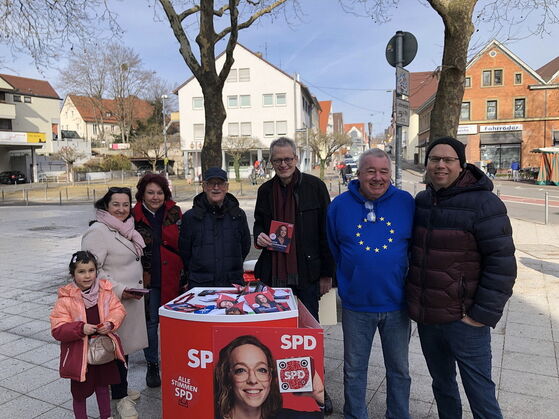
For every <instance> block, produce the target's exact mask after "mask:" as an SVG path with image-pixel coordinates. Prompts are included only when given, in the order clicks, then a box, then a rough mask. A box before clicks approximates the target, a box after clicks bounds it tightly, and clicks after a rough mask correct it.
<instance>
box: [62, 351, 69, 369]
mask: <svg viewBox="0 0 559 419" xmlns="http://www.w3.org/2000/svg"><path fill="white" fill-rule="evenodd" d="M68 355H70V347H67V348H66V355H64V360H63V361H62V367H64V366H66V361H67V360H68Z"/></svg>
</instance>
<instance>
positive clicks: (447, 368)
mask: <svg viewBox="0 0 559 419" xmlns="http://www.w3.org/2000/svg"><path fill="white" fill-rule="evenodd" d="M418 331H419V338H420V340H421V349H422V350H423V355H424V356H425V360H426V361H427V367H428V368H429V373H430V374H431V377H432V378H433V393H434V394H435V400H436V401H437V409H438V411H439V418H441V419H451V418H452V419H456V418H461V417H462V403H461V402H460V393H459V391H458V384H457V383H456V363H458V368H459V369H460V376H461V377H462V384H463V385H464V390H465V391H466V396H467V397H468V402H469V403H470V409H471V410H472V413H473V416H474V418H499V419H501V418H502V417H503V416H502V414H501V409H500V408H499V403H498V402H497V398H496V397H495V383H494V382H493V381H492V380H491V332H490V330H489V326H483V327H474V326H470V325H468V324H466V323H464V322H462V321H461V320H458V321H454V322H452V323H446V324H436V325H424V324H419V325H418Z"/></svg>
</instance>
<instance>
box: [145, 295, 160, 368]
mask: <svg viewBox="0 0 559 419" xmlns="http://www.w3.org/2000/svg"><path fill="white" fill-rule="evenodd" d="M160 300H161V288H150V290H149V302H148V303H147V312H148V313H149V318H148V319H146V325H147V329H148V347H147V348H144V356H145V357H146V361H147V362H159V338H158V336H157V329H158V327H159V303H160Z"/></svg>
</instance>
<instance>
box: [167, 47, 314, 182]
mask: <svg viewBox="0 0 559 419" xmlns="http://www.w3.org/2000/svg"><path fill="white" fill-rule="evenodd" d="M233 57H234V59H235V63H234V64H233V67H232V68H231V71H230V73H229V76H228V78H227V80H226V82H225V84H224V87H223V101H224V105H225V109H226V112H227V118H226V120H225V122H224V125H223V137H224V138H227V137H239V136H240V137H252V138H254V139H255V140H257V142H258V146H257V147H255V148H254V149H253V150H250V151H248V152H247V153H245V154H244V155H243V158H242V160H241V167H244V168H245V172H246V171H247V168H249V167H251V165H252V163H253V162H254V160H263V159H264V160H268V159H269V151H268V149H269V146H270V143H271V142H272V141H273V140H274V139H276V138H278V137H281V136H288V137H291V138H296V137H297V136H296V133H297V132H299V133H303V135H304V132H305V131H306V130H308V129H313V128H314V127H315V126H317V124H318V109H319V105H318V102H317V101H316V98H315V97H314V96H312V94H311V93H310V91H309V90H308V88H307V87H306V86H305V85H304V84H303V83H301V82H300V81H299V78H298V76H296V75H295V76H291V75H289V74H287V73H285V72H284V71H283V70H281V69H279V68H278V67H276V66H274V65H273V64H271V63H270V62H268V61H266V60H265V59H263V58H262V56H261V54H258V53H255V52H253V51H251V50H249V49H248V48H246V47H244V46H243V45H241V44H237V46H236V47H235V50H234V53H233ZM224 61H225V53H222V54H221V55H219V56H218V57H217V59H216V66H217V68H221V67H222V66H223V62H224ZM175 93H177V94H178V96H179V112H180V121H181V123H180V137H181V148H182V150H183V153H184V164H185V167H186V168H187V170H188V169H189V168H191V167H192V168H193V169H194V171H195V174H196V175H199V174H200V166H201V159H200V154H201V150H202V146H203V142H204V124H205V118H204V98H203V95H202V89H201V87H200V84H199V83H198V81H197V80H196V79H195V78H194V77H192V78H190V79H188V80H187V81H186V82H184V83H183V84H182V85H181V86H179V87H178V88H177V89H176V90H175ZM298 137H299V138H301V135H299V136H298ZM300 144H301V146H302V150H301V152H300V154H301V155H304V152H303V148H304V143H303V142H302V141H301V142H300ZM223 162H224V167H225V168H227V167H228V166H229V165H232V164H233V162H232V159H231V158H229V156H228V155H227V153H226V152H225V151H223ZM245 174H246V173H245Z"/></svg>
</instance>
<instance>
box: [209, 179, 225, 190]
mask: <svg viewBox="0 0 559 419" xmlns="http://www.w3.org/2000/svg"><path fill="white" fill-rule="evenodd" d="M205 184H206V185H207V186H209V187H210V189H213V188H215V187H216V186H217V187H218V188H223V187H224V186H225V185H227V182H225V181H224V180H214V181H213V182H212V181H206V182H205Z"/></svg>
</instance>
